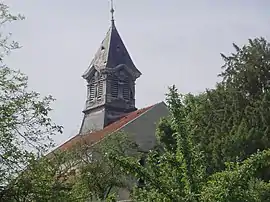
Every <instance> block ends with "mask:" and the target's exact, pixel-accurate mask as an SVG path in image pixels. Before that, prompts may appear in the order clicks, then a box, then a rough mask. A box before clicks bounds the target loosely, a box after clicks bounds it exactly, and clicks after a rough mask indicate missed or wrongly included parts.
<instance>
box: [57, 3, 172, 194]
mask: <svg viewBox="0 0 270 202" xmlns="http://www.w3.org/2000/svg"><path fill="white" fill-rule="evenodd" d="M111 13H112V19H111V26H110V27H109V30H108V32H107V34H106V36H105V38H104V39H103V41H102V43H101V45H100V47H99V49H98V51H97V52H96V54H95V56H94V58H93V60H92V62H91V63H90V65H89V67H88V68H87V69H86V71H85V72H84V74H83V75H82V77H83V78H84V79H85V80H86V83H87V98H86V102H85V108H84V110H83V113H84V117H83V120H82V123H81V127H80V130H79V133H78V134H77V135H75V136H74V137H73V138H71V139H70V140H68V141H67V142H65V143H64V144H62V145H60V146H59V147H58V148H56V150H55V151H66V150H69V149H71V148H72V147H73V146H75V145H77V144H87V145H91V144H94V143H97V142H99V141H102V139H103V138H104V137H106V136H107V135H111V134H113V133H116V132H118V131H123V132H125V133H126V134H127V135H129V134H130V136H131V137H132V138H134V139H133V141H135V142H136V143H137V145H138V146H139V149H140V150H141V151H145V152H147V151H149V150H150V149H152V148H153V147H154V146H155V144H156V136H155V132H156V128H157V124H158V123H159V121H160V119H161V118H162V117H166V116H168V114H169V110H168V108H167V106H166V104H165V103H164V102H160V103H156V104H153V105H151V106H146V107H144V108H142V109H137V108H136V106H135V101H136V99H135V95H136V93H135V92H136V91H135V82H136V81H137V79H139V77H140V76H141V75H142V73H141V72H140V71H139V69H137V67H136V66H135V64H134V63H133V61H132V59H131V56H130V54H129V53H128V51H127V48H126V47H125V45H124V42H123V40H122V38H121V37H120V34H119V32H118V30H117V28H116V25H115V20H114V16H113V14H114V10H113V8H112V9H111ZM128 197H129V194H128V193H127V192H126V191H122V192H121V193H120V199H128Z"/></svg>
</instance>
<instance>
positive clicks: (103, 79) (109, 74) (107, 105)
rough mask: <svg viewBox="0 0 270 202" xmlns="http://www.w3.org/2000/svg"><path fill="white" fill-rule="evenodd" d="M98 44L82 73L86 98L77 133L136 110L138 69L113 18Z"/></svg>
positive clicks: (93, 129) (99, 127)
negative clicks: (85, 83) (103, 37)
mask: <svg viewBox="0 0 270 202" xmlns="http://www.w3.org/2000/svg"><path fill="white" fill-rule="evenodd" d="M111 14H112V18H111V26H110V28H109V31H108V32H107V34H106V36H105V39H104V40H103V41H102V43H101V46H100V48H99V49H98V51H97V53H96V54H95V56H94V59H93V60H92V62H91V63H90V65H89V67H88V69H87V70H86V71H85V73H84V74H83V76H82V77H83V78H84V79H85V80H86V82H87V99H86V104H85V109H84V110H83V113H84V118H83V121H82V125H81V128H80V134H84V133H87V132H90V131H96V130H101V129H103V128H104V127H106V126H107V125H109V124H111V123H113V122H114V121H117V120H119V119H120V118H121V117H123V116H124V115H125V114H127V113H130V112H132V111H135V110H136V107H135V81H136V79H137V78H139V77H140V76H141V72H140V71H139V70H138V69H137V68H136V66H135V65H134V63H133V61H132V59H131V57H130V55H129V53H128V51H127V49H126V47H125V45H124V43H123V41H122V39H121V37H120V35H119V33H118V31H117V29H116V26H115V21H114V9H113V6H112V7H111Z"/></svg>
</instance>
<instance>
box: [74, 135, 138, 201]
mask: <svg viewBox="0 0 270 202" xmlns="http://www.w3.org/2000/svg"><path fill="white" fill-rule="evenodd" d="M136 151H137V145H136V144H134V142H133V141H131V140H130V138H128V136H127V135H126V134H125V133H123V132H118V133H114V134H112V135H109V136H107V137H105V138H104V139H103V140H102V141H101V142H99V143H97V144H95V145H87V144H85V145H83V147H80V148H79V149H76V152H75V153H76V156H77V157H75V158H76V159H78V156H81V160H80V161H79V164H78V166H77V169H78V172H79V173H80V174H79V175H78V176H77V178H76V183H75V185H74V190H73V192H74V193H75V195H76V196H77V197H78V196H80V198H83V199H88V200H89V199H91V200H94V199H100V200H109V198H111V199H110V200H112V195H114V194H116V196H117V191H118V190H119V189H121V188H123V189H131V187H130V182H129V178H128V175H127V174H126V173H125V171H124V170H123V169H121V167H120V166H119V164H117V163H116V162H115V161H113V160H112V159H111V156H118V157H119V158H124V157H128V156H136V155H137V153H136Z"/></svg>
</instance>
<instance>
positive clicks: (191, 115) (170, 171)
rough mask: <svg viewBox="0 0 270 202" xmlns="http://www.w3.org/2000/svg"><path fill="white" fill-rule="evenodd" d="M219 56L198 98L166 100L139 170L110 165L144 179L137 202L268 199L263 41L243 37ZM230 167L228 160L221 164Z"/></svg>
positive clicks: (267, 64) (129, 162) (269, 103)
mask: <svg viewBox="0 0 270 202" xmlns="http://www.w3.org/2000/svg"><path fill="white" fill-rule="evenodd" d="M234 47H235V49H236V53H233V54H232V55H231V56H228V57H227V56H225V55H223V54H222V57H223V59H224V62H225V64H224V66H223V69H224V70H223V72H222V73H221V74H220V75H219V76H221V77H222V79H223V80H222V81H221V82H220V83H218V84H217V85H216V88H214V89H211V90H206V91H205V92H203V93H201V94H199V95H192V94H187V95H181V94H179V93H178V92H177V89H176V88H175V87H174V86H173V87H172V88H170V92H169V94H168V96H167V104H168V107H169V109H170V112H171V116H170V117H168V118H167V119H163V120H162V121H161V123H160V125H159V127H158V130H157V138H158V140H159V145H158V146H157V147H156V148H155V149H154V150H153V151H150V152H149V154H148V157H147V159H146V162H147V163H146V166H145V167H141V166H140V165H136V164H135V163H134V162H135V160H134V159H121V158H117V157H116V158H115V160H116V161H117V162H118V163H119V164H120V165H121V166H122V167H123V168H124V169H126V170H127V171H128V172H130V173H133V175H134V176H136V177H138V178H141V179H143V180H144V187H143V188H141V187H137V188H135V190H134V192H133V198H134V200H136V201H185V202H186V201H192V202H194V201H207V202H211V201H213V202H214V201H220V202H221V201H224V202H225V201H232V202H238V201H239V202H240V201H256V202H257V201H269V200H270V195H269V187H270V184H269V179H270V177H269V176H270V175H269V172H270V171H269V155H270V150H269V149H270V141H269V137H270V134H269V127H270V113H269V109H270V99H269V98H270V91H269V89H270V86H269V85H270V83H269V81H270V74H269V72H270V51H269V50H270V44H269V43H268V42H266V40H265V39H262V38H260V39H254V40H249V43H248V44H247V45H245V46H243V47H242V48H239V47H238V46H236V45H235V44H234ZM227 162H229V163H227Z"/></svg>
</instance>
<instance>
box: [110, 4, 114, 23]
mask: <svg viewBox="0 0 270 202" xmlns="http://www.w3.org/2000/svg"><path fill="white" fill-rule="evenodd" d="M110 1H111V10H110V12H111V17H112V18H111V21H112V25H114V7H113V0H110Z"/></svg>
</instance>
